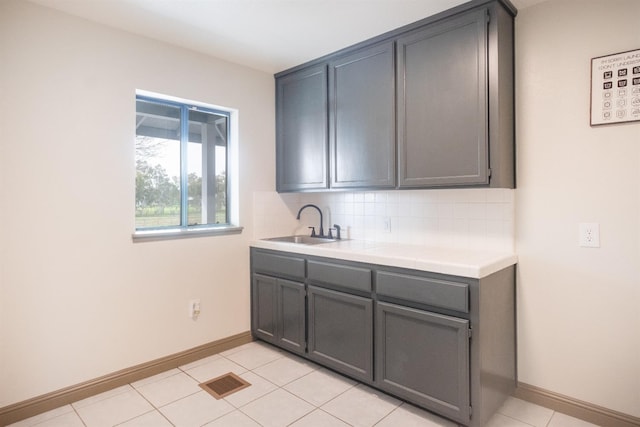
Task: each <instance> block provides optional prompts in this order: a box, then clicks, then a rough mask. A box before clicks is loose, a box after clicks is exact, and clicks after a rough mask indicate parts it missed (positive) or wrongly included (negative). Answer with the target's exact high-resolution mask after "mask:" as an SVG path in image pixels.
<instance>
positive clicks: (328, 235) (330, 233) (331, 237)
mask: <svg viewBox="0 0 640 427" xmlns="http://www.w3.org/2000/svg"><path fill="white" fill-rule="evenodd" d="M331 230H335V228H329V234H327V238H328V239H333V233H332V232H331Z"/></svg>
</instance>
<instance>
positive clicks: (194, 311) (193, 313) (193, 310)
mask: <svg viewBox="0 0 640 427" xmlns="http://www.w3.org/2000/svg"><path fill="white" fill-rule="evenodd" d="M198 316H200V300H199V299H192V300H191V301H189V317H190V318H192V319H193V320H197V319H198Z"/></svg>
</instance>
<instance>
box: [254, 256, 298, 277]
mask: <svg viewBox="0 0 640 427" xmlns="http://www.w3.org/2000/svg"><path fill="white" fill-rule="evenodd" d="M251 262H252V265H253V270H254V271H255V272H258V273H266V274H275V275H277V276H278V277H289V278H293V279H300V280H304V262H305V261H304V258H296V257H293V256H289V255H277V254H274V253H269V252H259V251H255V252H253V258H252V260H251Z"/></svg>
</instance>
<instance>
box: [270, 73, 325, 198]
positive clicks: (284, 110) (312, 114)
mask: <svg viewBox="0 0 640 427" xmlns="http://www.w3.org/2000/svg"><path fill="white" fill-rule="evenodd" d="M327 121H328V118H327V70H326V65H319V66H315V67H311V68H308V69H304V70H301V71H298V72H294V73H292V74H288V75H285V76H282V77H280V78H278V79H277V80H276V189H277V190H278V191H279V192H283V191H301V190H314V189H315V190H317V189H326V188H328V187H329V181H328V179H327V174H328V166H327V156H328V153H329V150H328V134H327Z"/></svg>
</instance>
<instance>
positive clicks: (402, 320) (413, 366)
mask: <svg viewBox="0 0 640 427" xmlns="http://www.w3.org/2000/svg"><path fill="white" fill-rule="evenodd" d="M376 385H377V386H379V387H380V388H382V389H384V390H387V391H389V392H390V393H393V394H396V395H397V396H399V397H401V398H405V399H407V400H409V401H412V402H414V403H416V404H418V405H420V406H423V407H425V408H428V409H432V410H434V411H436V412H438V413H440V414H442V415H444V416H447V417H449V418H451V419H454V420H457V421H460V422H462V423H464V424H466V423H468V421H469V418H470V410H469V399H470V396H469V321H468V320H465V319H459V318H456V317H451V316H444V315H440V314H436V313H430V312H427V311H422V310H416V309H412V308H407V307H402V306H398V305H394V304H387V303H377V305H376Z"/></svg>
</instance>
